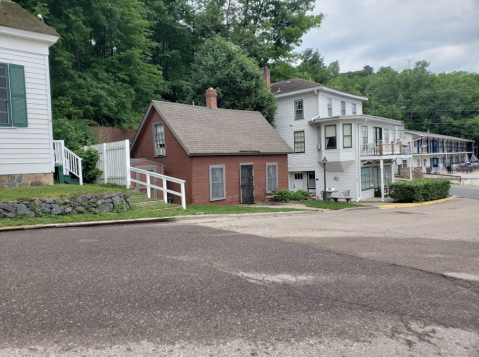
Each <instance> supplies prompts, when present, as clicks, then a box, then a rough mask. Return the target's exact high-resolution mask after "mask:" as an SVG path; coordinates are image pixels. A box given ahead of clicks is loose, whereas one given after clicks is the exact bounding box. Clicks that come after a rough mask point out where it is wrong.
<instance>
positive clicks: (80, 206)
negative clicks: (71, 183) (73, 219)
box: [0, 192, 130, 218]
mask: <svg viewBox="0 0 479 357" xmlns="http://www.w3.org/2000/svg"><path fill="white" fill-rule="evenodd" d="M129 209H130V198H129V197H128V195H127V194H125V193H122V192H119V193H118V192H108V193H102V194H99V195H81V196H73V197H69V198H59V199H44V198H39V199H35V200H28V201H14V202H0V218H14V217H16V216H23V217H41V216H45V215H53V216H58V215H69V214H79V213H105V212H123V211H128V210H129Z"/></svg>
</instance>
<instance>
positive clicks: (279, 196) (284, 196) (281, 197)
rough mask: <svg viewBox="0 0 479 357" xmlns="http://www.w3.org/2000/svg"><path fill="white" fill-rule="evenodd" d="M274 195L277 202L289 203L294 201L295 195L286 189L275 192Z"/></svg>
mask: <svg viewBox="0 0 479 357" xmlns="http://www.w3.org/2000/svg"><path fill="white" fill-rule="evenodd" d="M273 195H274V201H275V202H289V201H291V200H292V199H293V193H292V192H291V191H290V190H286V189H284V190H279V191H274V192H273Z"/></svg>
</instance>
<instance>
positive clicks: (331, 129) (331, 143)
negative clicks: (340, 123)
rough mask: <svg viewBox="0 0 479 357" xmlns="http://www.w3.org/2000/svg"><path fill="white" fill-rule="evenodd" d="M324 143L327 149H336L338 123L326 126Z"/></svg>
mask: <svg viewBox="0 0 479 357" xmlns="http://www.w3.org/2000/svg"><path fill="white" fill-rule="evenodd" d="M324 139H325V140H324V141H325V143H324V145H325V148H326V149H336V125H326V126H325V127H324Z"/></svg>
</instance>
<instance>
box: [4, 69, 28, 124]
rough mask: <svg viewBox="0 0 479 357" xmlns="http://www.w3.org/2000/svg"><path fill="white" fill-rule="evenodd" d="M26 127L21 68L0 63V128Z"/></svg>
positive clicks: (25, 99)
mask: <svg viewBox="0 0 479 357" xmlns="http://www.w3.org/2000/svg"><path fill="white" fill-rule="evenodd" d="M12 126H14V127H27V126H28V120H27V97H26V90H25V73H24V68H23V66H19V65H15V64H8V63H0V127H12Z"/></svg>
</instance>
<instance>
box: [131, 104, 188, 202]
mask: <svg viewBox="0 0 479 357" xmlns="http://www.w3.org/2000/svg"><path fill="white" fill-rule="evenodd" d="M161 122H163V119H162V118H161V117H160V115H159V114H158V112H157V111H156V110H155V109H154V108H152V109H151V111H150V113H149V115H148V116H147V118H146V122H145V123H144V124H143V128H142V130H141V133H140V134H139V137H138V140H137V142H136V143H135V146H134V147H133V148H132V150H131V157H133V158H145V159H149V160H153V161H157V162H160V163H162V164H166V167H164V170H165V171H164V174H165V175H167V176H172V177H176V178H179V179H181V180H185V181H186V184H185V191H186V203H187V204H191V203H192V202H191V159H190V157H189V156H188V154H187V153H186V152H185V150H184V149H183V147H182V146H181V144H180V143H179V142H178V140H177V139H176V138H175V136H174V135H173V133H172V132H171V130H170V128H169V127H168V125H166V124H165V147H166V156H163V157H155V155H154V149H153V124H154V123H161ZM168 189H170V190H173V191H177V192H179V191H180V185H179V184H175V183H171V182H170V183H168ZM171 197H172V198H173V202H174V203H181V198H180V197H179V196H176V195H171Z"/></svg>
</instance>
